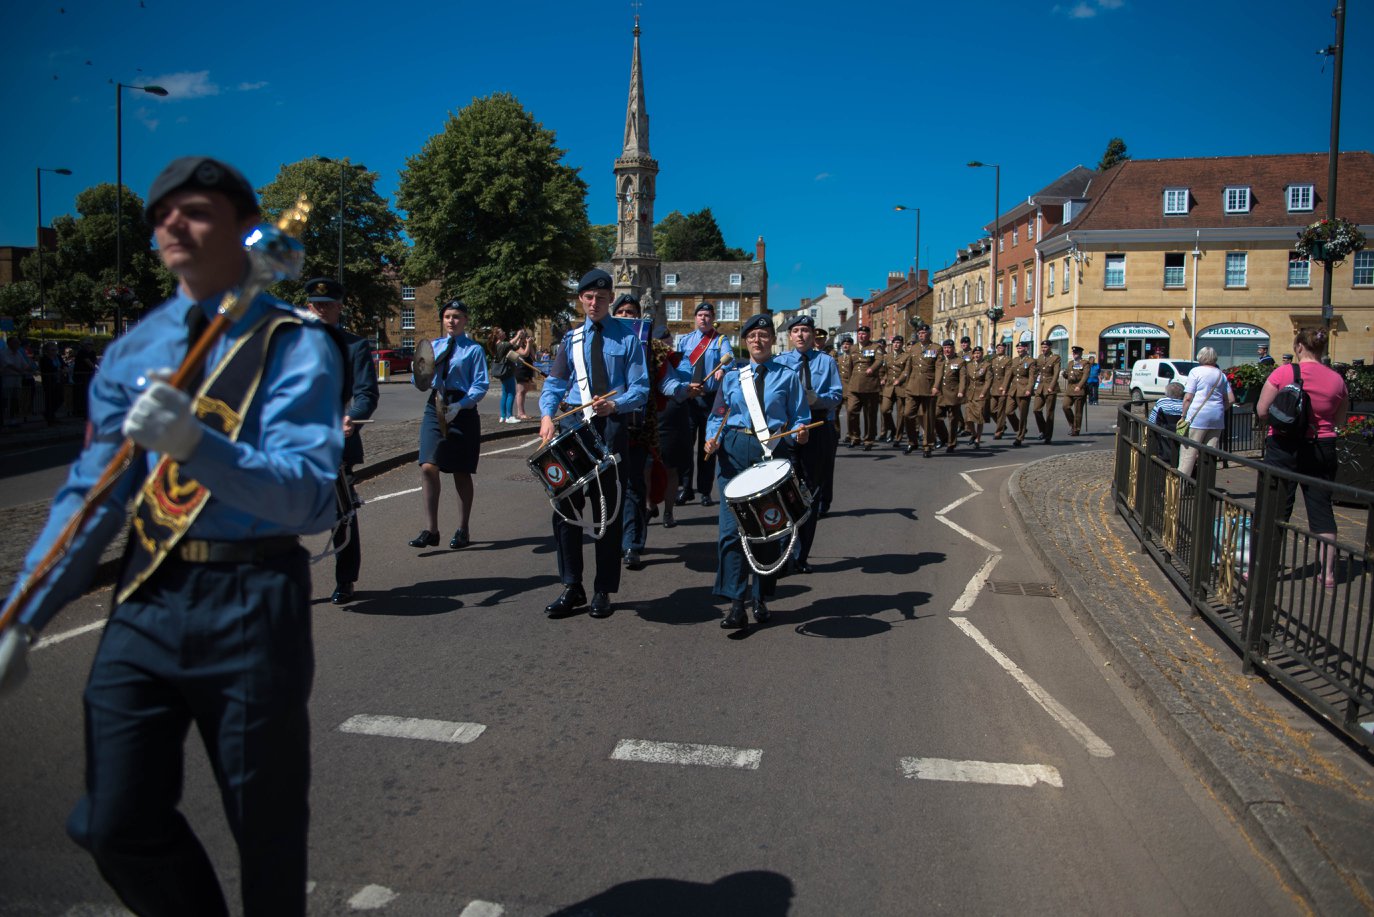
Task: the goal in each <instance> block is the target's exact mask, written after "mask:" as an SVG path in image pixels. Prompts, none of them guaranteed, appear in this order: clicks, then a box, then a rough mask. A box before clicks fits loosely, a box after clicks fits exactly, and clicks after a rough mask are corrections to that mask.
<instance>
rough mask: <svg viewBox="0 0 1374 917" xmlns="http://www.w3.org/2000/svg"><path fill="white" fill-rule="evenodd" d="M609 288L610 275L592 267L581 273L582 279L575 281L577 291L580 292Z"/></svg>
mask: <svg viewBox="0 0 1374 917" xmlns="http://www.w3.org/2000/svg"><path fill="white" fill-rule="evenodd" d="M610 288H611V275H610V274H607V273H606V272H605V271H603V270H601V268H599V267H594V268H592V269H591V270H590V271H588V272H587V273H585V274H583V275H582V279H581V280H579V281H578V282H577V292H578V293H582V292H584V291H586V290H609V289H610Z"/></svg>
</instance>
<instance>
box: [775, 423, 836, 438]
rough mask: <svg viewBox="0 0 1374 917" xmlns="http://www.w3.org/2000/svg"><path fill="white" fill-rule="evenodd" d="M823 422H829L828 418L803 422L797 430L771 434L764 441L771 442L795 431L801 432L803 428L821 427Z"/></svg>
mask: <svg viewBox="0 0 1374 917" xmlns="http://www.w3.org/2000/svg"><path fill="white" fill-rule="evenodd" d="M823 423H829V421H827V420H818V421H816V422H815V423H807V424H802V425H801V426H800V427H797V428H796V429H795V430H783V431H782V432H781V433H774V434H773V435H772V436H770V437H768V438H767V439H765V440H764V442H765V443H771V442H772V441H773V440H775V439H782V438H783V437H784V436H791V435H792V434H793V433H800V432H801V431H802V430H810V429H812V428H813V427H819V426H820V425H821V424H823Z"/></svg>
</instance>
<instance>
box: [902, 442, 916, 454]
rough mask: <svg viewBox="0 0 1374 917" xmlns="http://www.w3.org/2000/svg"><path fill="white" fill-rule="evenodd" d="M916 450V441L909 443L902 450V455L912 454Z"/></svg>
mask: <svg viewBox="0 0 1374 917" xmlns="http://www.w3.org/2000/svg"><path fill="white" fill-rule="evenodd" d="M915 451H916V444H915V443H908V444H907V447H906V448H905V449H903V450H902V455H910V454H911V453H913V452H915Z"/></svg>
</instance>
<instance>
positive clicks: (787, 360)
mask: <svg viewBox="0 0 1374 917" xmlns="http://www.w3.org/2000/svg"><path fill="white" fill-rule="evenodd" d="M815 329H816V323H815V320H814V319H812V318H811V316H809V315H798V316H797V317H796V318H794V319H792V321H791V322H789V323H788V325H787V335H788V337H789V338H790V339H791V341H792V349H791V350H789V351H787V352H785V353H783V354H782V355H781V356H779V357H778V358H777V359H776V360H775V361H774V362H776V363H779V364H781V365H783V366H786V367H788V368H789V369H792V370H793V371H794V372H796V374H797V378H798V379H800V380H801V384H802V394H803V395H805V397H806V404H807V406H808V407H809V408H810V411H811V413H810V420H811V421H813V422H814V421H817V420H824V421H827V422H826V423H824V424H822V425H821V426H819V427H816V428H815V429H814V430H811V431H809V432H810V438H809V439H808V440H807V441H806V443H805V444H804V445H801V446H799V447H798V448H797V455H798V457H799V458H800V459H801V463H802V467H803V469H805V471H806V483H807V484H808V485H810V487H811V496H812V498H813V499H814V501H815V502H814V503H813V504H812V507H811V515H810V516H808V517H807V519H806V522H804V523H803V524H802V527H801V532H800V534H799V535H798V537H797V547H796V549H795V550H794V551H793V554H792V569H793V570H796V571H797V572H798V573H810V572H811V562H810V558H811V544H812V543H813V542H814V541H815V540H816V523H817V522H818V521H819V520H820V517H821V507H828V506H829V505H830V493H831V491H832V490H834V488H835V439H836V437H835V427H834V426H833V425H831V424H830V423H829V420H830V416H831V413H832V412H833V411H835V410H836V409H837V408H838V407H839V406H840V399H841V398H842V397H843V392H842V386H841V385H840V370H839V367H838V366H836V365H835V361H834V360H833V359H832V358H831V357H830V356H829V355H827V354H824V353H821V352H820V351H819V350H817V349H816V331H815Z"/></svg>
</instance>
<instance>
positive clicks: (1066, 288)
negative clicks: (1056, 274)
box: [1063, 258, 1069, 296]
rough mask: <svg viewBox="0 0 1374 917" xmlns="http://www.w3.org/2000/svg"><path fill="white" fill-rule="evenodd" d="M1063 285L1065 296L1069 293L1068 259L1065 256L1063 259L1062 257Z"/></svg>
mask: <svg viewBox="0 0 1374 917" xmlns="http://www.w3.org/2000/svg"><path fill="white" fill-rule="evenodd" d="M1063 286H1064V289H1063V293H1064V295H1065V296H1068V295H1069V259H1068V258H1065V259H1064V284H1063Z"/></svg>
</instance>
